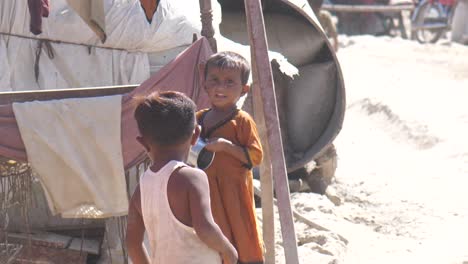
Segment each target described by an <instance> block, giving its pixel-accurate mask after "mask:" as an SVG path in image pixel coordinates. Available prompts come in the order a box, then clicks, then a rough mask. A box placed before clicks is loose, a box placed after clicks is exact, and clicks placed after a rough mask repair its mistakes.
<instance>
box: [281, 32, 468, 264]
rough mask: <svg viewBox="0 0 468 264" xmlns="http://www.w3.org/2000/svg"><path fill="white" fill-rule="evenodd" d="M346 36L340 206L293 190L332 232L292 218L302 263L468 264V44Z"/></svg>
mask: <svg viewBox="0 0 468 264" xmlns="http://www.w3.org/2000/svg"><path fill="white" fill-rule="evenodd" d="M340 42H342V46H343V47H342V49H341V50H340V51H339V52H338V58H339V61H340V64H341V67H342V71H343V74H344V78H345V84H346V92H347V112H346V117H345V123H344V127H343V130H342V132H341V133H340V135H339V136H338V138H337V140H336V141H335V143H336V147H337V151H338V156H339V161H338V169H337V173H336V183H334V185H333V186H332V188H334V189H335V190H336V193H337V195H338V196H339V197H340V198H341V200H342V204H341V205H339V206H335V205H334V204H332V203H331V202H330V201H329V200H328V199H326V198H325V197H322V196H319V195H316V194H310V193H296V194H293V195H292V198H291V199H292V202H293V204H294V206H295V208H296V209H297V210H298V211H300V212H301V213H303V214H304V215H305V216H307V217H308V218H309V219H311V220H313V221H315V222H316V223H319V224H321V225H323V226H325V227H327V228H328V229H330V230H331V232H323V231H317V230H315V229H311V228H310V227H308V226H306V225H304V224H302V223H299V222H298V223H296V232H297V234H298V239H299V244H300V247H299V254H300V259H301V263H359V264H366V263H425V264H426V263H454V264H462V263H463V264H467V263H468V138H467V137H468V106H467V102H468V47H467V46H460V45H455V44H450V43H447V42H445V43H444V42H443V41H442V42H441V43H442V44H438V45H420V44H418V43H416V42H412V41H405V40H401V39H397V38H393V39H392V38H388V37H381V38H376V37H370V36H361V37H352V38H345V37H342V39H341V41H340ZM277 226H278V225H277ZM278 234H279V232H278ZM337 234H340V235H342V236H343V237H345V238H346V239H347V240H348V241H349V242H348V243H345V242H344V241H342V240H340V239H339V238H338V236H337ZM278 239H279V238H278ZM277 243H278V248H279V249H281V248H280V247H279V245H280V244H281V243H280V240H279V241H278V242H277ZM276 262H277V263H284V260H283V258H282V252H281V251H279V253H278V256H277V260H276Z"/></svg>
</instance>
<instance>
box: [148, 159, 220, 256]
mask: <svg viewBox="0 0 468 264" xmlns="http://www.w3.org/2000/svg"><path fill="white" fill-rule="evenodd" d="M183 166H187V165H186V164H185V163H183V162H178V161H174V160H173V161H170V162H168V163H167V164H166V165H165V166H164V167H162V168H161V169H160V170H159V171H158V172H153V171H151V170H150V169H149V168H148V170H146V172H145V173H144V174H143V176H142V177H141V180H140V193H141V194H140V195H141V211H142V214H143V222H144V224H145V228H146V232H147V235H148V239H149V243H150V247H151V248H150V258H151V263H171V264H187V263H192V264H220V263H221V257H220V255H219V254H218V253H217V252H216V251H215V250H213V249H211V248H209V247H208V246H207V245H206V244H205V243H203V242H202V241H201V240H200V238H198V236H197V234H196V233H195V230H194V229H193V228H192V227H189V226H186V225H184V224H183V223H181V222H180V221H179V220H177V218H176V217H175V216H174V214H173V213H172V210H171V207H170V205H169V200H168V198H167V183H168V181H169V178H170V176H171V175H172V173H173V172H174V170H176V169H178V168H180V167H183Z"/></svg>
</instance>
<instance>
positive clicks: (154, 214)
mask: <svg viewBox="0 0 468 264" xmlns="http://www.w3.org/2000/svg"><path fill="white" fill-rule="evenodd" d="M195 110H196V106H195V104H194V103H193V102H192V101H191V100H190V99H189V98H188V97H186V96H185V95H183V94H181V93H178V92H161V93H153V94H151V95H149V96H147V97H144V98H140V99H138V101H137V108H136V110H135V119H136V120H137V124H138V128H139V131H140V136H139V137H138V138H137V140H138V141H139V142H140V143H141V144H142V145H143V146H144V148H145V149H146V151H147V153H148V155H149V157H150V158H151V160H152V162H153V164H152V165H151V166H150V167H149V168H148V170H147V171H146V172H145V173H144V175H143V176H142V177H141V180H140V183H139V186H137V187H136V189H135V192H134V193H133V195H132V198H131V201H130V208H129V212H128V223H127V240H126V242H127V248H128V253H129V256H130V259H131V260H132V262H133V263H134V264H140V263H145V264H146V263H171V264H185V263H194V264H202V263H203V264H215V263H216V264H221V259H224V261H225V262H224V263H226V264H234V263H237V252H236V250H235V248H234V247H233V246H232V245H231V243H230V242H229V240H228V239H227V238H226V237H225V236H224V235H223V234H222V232H221V230H220V228H219V227H218V225H216V223H215V222H214V220H213V216H212V215H211V208H210V195H209V193H210V192H209V185H208V179H207V176H206V174H205V173H204V172H203V171H201V170H199V169H195V168H191V167H188V166H187V165H185V163H184V161H185V160H186V158H187V155H188V152H189V150H190V146H191V145H192V144H194V143H195V142H196V140H197V138H198V135H199V133H200V129H199V127H198V126H196V125H195ZM145 231H146V232H147V235H148V238H149V241H150V247H151V248H150V254H148V252H147V251H146V250H145V248H144V247H143V237H144V233H145Z"/></svg>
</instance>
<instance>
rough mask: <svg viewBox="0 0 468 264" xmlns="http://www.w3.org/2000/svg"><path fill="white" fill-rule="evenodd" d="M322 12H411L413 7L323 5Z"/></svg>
mask: <svg viewBox="0 0 468 264" xmlns="http://www.w3.org/2000/svg"><path fill="white" fill-rule="evenodd" d="M322 9H323V10H327V11H332V12H356V13H365V12H369V13H372V12H401V11H405V10H409V11H411V10H413V9H414V5H407V4H406V5H393V6H392V5H323V6H322Z"/></svg>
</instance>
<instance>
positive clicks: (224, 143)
mask: <svg viewBox="0 0 468 264" xmlns="http://www.w3.org/2000/svg"><path fill="white" fill-rule="evenodd" d="M231 145H232V142H231V141H229V140H227V139H224V138H212V139H209V140H208V141H207V143H206V146H205V148H206V149H207V150H209V151H212V152H220V151H225V150H226V148H227V147H228V146H231Z"/></svg>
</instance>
